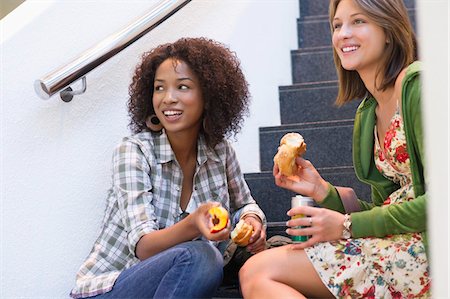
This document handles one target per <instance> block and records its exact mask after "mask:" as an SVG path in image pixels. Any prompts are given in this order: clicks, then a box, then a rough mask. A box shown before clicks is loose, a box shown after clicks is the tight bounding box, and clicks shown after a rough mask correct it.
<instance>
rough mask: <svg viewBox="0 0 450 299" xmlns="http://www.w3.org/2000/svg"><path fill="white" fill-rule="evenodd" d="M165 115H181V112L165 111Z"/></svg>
mask: <svg viewBox="0 0 450 299" xmlns="http://www.w3.org/2000/svg"><path fill="white" fill-rule="evenodd" d="M164 115H165V116H172V115H181V111H172V110H169V111H164Z"/></svg>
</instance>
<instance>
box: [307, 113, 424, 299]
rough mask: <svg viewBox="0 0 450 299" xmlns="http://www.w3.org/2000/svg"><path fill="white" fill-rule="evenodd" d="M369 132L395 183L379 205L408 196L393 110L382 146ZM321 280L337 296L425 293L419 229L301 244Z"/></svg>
mask: <svg viewBox="0 0 450 299" xmlns="http://www.w3.org/2000/svg"><path fill="white" fill-rule="evenodd" d="M374 136H375V149H374V157H375V165H376V167H377V169H378V170H379V171H380V173H382V174H383V175H384V176H385V177H387V178H389V179H390V180H392V181H394V182H396V183H398V184H399V185H400V186H401V187H400V189H398V190H396V191H394V192H393V193H392V194H390V195H389V196H388V197H387V198H386V200H385V201H384V204H383V207H386V208H387V207H388V206H389V205H393V204H400V203H402V202H405V201H409V200H412V199H413V198H414V197H415V195H414V190H413V187H412V179H411V169H410V166H409V163H410V159H409V155H408V151H407V147H406V137H405V133H404V130H403V120H402V118H401V115H400V113H399V111H397V112H396V113H395V115H394V116H393V118H392V120H391V124H390V126H389V129H388V131H387V132H386V136H385V138H384V144H383V147H381V146H380V143H379V142H378V138H377V131H376V128H375V130H374ZM305 252H306V254H307V255H308V257H309V259H310V260H311V262H312V263H313V265H314V267H315V268H316V270H317V271H318V272H319V275H320V277H321V278H322V281H323V282H324V283H325V284H326V286H327V287H328V289H329V290H330V292H332V293H333V294H334V295H335V296H336V297H337V298H395V299H400V298H429V297H430V296H431V294H430V286H431V279H430V277H429V273H428V271H429V269H428V261H427V256H426V253H425V246H424V244H423V241H422V235H421V234H420V233H408V234H399V235H389V236H386V237H384V238H375V237H367V238H359V239H349V240H339V241H333V242H323V243H318V244H316V245H314V246H313V247H309V248H307V249H305Z"/></svg>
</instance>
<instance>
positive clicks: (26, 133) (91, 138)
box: [0, 0, 298, 298]
mask: <svg viewBox="0 0 450 299" xmlns="http://www.w3.org/2000/svg"><path fill="white" fill-rule="evenodd" d="M155 3H156V0H146V1H144V0H140V1H137V0H135V1H132V0H131V1H107V0H104V1H103V0H96V1H94V0H84V1H81V0H77V1H70V0H65V1H56V0H52V1H50V0H48V1H42V0H40V1H39V0H28V1H26V2H25V3H24V4H22V5H21V6H20V7H19V8H18V9H17V10H15V11H14V12H13V13H12V14H10V15H8V16H7V17H6V18H5V19H3V20H2V21H1V23H0V24H1V37H0V38H1V66H0V70H1V71H0V73H1V83H0V94H1V100H0V105H1V106H0V107H1V155H0V157H1V165H0V166H1V242H0V243H1V276H2V279H1V287H0V292H1V293H0V298H16V297H19V296H20V297H28V298H48V297H52V298H64V297H67V295H68V293H69V291H70V289H71V287H72V286H73V282H74V279H75V273H76V271H77V269H78V267H79V266H80V264H81V262H82V260H83V259H84V258H85V256H86V255H87V254H88V252H89V250H90V247H91V245H92V243H93V241H94V239H95V237H96V235H97V230H98V228H99V223H100V219H101V216H102V213H103V207H104V200H105V196H106V190H107V188H108V184H109V174H110V172H109V171H110V159H111V154H112V149H113V147H114V145H115V144H117V143H118V142H119V141H120V139H121V137H122V136H125V135H128V134H129V133H128V129H127V124H128V116H127V111H126V101H127V88H128V84H129V82H130V76H131V73H132V71H133V69H134V66H135V65H136V64H137V62H138V60H139V57H140V55H141V53H142V52H144V51H146V50H149V49H150V48H152V47H153V46H155V45H157V44H160V43H163V42H169V41H175V40H176V39H178V38H180V37H183V36H206V37H210V38H213V39H216V40H219V41H221V42H224V43H225V44H228V45H229V46H230V47H231V49H233V50H234V51H236V53H237V55H238V56H239V58H240V59H241V61H242V66H243V69H244V72H245V74H246V76H247V79H248V81H249V83H250V89H251V93H252V95H253V103H252V106H251V108H250V110H251V117H250V118H249V119H247V120H246V122H245V128H244V130H243V131H242V133H241V134H239V135H238V139H239V140H238V142H237V143H236V150H237V154H238V158H239V160H240V161H241V163H242V169H243V171H244V172H255V171H256V172H257V171H259V144H258V127H260V126H273V125H277V124H279V114H278V111H279V107H278V86H279V85H289V84H291V68H290V50H292V49H296V48H297V38H296V36H297V32H296V18H297V17H298V0H277V1H270V0H267V1H264V0H259V1H258V0H247V1H244V0H240V1H239V0H228V1H222V0H221V1H219V0H214V1H212V0H194V1H193V2H191V3H190V4H188V5H187V6H186V7H185V8H183V9H182V10H181V11H179V12H178V13H177V14H175V15H174V16H173V17H172V18H170V19H169V20H168V21H166V22H165V23H163V24H162V25H161V26H160V27H159V28H157V29H156V30H155V31H153V32H151V33H149V34H147V35H146V36H145V37H143V38H142V39H141V40H139V41H138V42H136V43H135V44H133V45H132V46H131V47H129V48H128V49H126V50H124V51H123V52H122V53H120V54H119V55H118V56H116V57H115V58H113V59H111V60H110V61H108V62H106V63H104V64H103V65H102V66H100V67H99V68H98V69H96V70H94V71H92V72H91V73H90V74H88V76H87V81H88V87H87V92H86V93H85V94H83V95H81V96H76V97H75V98H74V100H73V101H72V102H71V103H64V102H62V101H61V100H60V99H59V96H54V97H53V98H51V99H50V100H48V101H43V100H41V99H39V98H38V96H37V95H36V94H35V92H34V89H33V83H34V80H35V79H37V78H40V77H41V76H43V75H45V74H47V73H48V72H49V71H51V70H53V69H54V68H56V67H58V66H60V65H62V64H64V63H66V62H68V61H69V60H70V59H72V58H74V57H76V56H78V55H79V54H80V53H81V52H83V51H84V50H86V49H88V48H89V47H91V46H93V45H94V44H95V43H97V42H99V41H100V40H102V39H103V38H105V37H107V36H109V35H110V34H112V33H114V32H116V31H117V30H119V29H121V28H122V27H124V26H126V25H127V24H129V23H130V22H131V21H132V20H134V19H135V18H137V17H139V16H140V15H142V14H143V12H144V11H146V10H148V9H149V8H150V7H151V6H152V5H153V4H155ZM268 111H273V112H271V113H269V112H268Z"/></svg>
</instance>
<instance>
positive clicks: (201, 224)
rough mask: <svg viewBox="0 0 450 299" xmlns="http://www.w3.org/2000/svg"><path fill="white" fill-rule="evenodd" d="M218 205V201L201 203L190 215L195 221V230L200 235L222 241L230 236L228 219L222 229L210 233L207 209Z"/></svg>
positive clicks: (209, 219)
mask: <svg viewBox="0 0 450 299" xmlns="http://www.w3.org/2000/svg"><path fill="white" fill-rule="evenodd" d="M217 206H220V203H218V202H207V203H204V204H202V205H201V206H199V207H198V208H197V210H195V212H194V213H192V214H191V215H192V216H193V220H194V223H195V226H196V227H197V230H198V231H199V232H200V234H201V235H203V236H204V237H205V238H206V239H208V240H211V241H223V240H227V239H229V238H230V231H231V230H230V228H231V224H230V219H228V223H227V227H226V228H224V229H223V230H221V231H219V232H216V233H212V232H211V227H212V222H211V216H210V215H209V212H208V211H209V209H210V208H212V207H217Z"/></svg>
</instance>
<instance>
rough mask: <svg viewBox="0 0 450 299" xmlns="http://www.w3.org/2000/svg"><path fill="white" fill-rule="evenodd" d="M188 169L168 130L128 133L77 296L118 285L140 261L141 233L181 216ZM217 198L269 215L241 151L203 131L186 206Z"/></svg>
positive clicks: (236, 209) (239, 209)
mask: <svg viewBox="0 0 450 299" xmlns="http://www.w3.org/2000/svg"><path fill="white" fill-rule="evenodd" d="M181 187H182V170H181V167H180V165H179V164H178V162H177V160H176V158H175V154H174V153H173V151H172V148H171V146H170V143H169V140H168V138H167V135H166V134H165V133H164V132H163V133H161V134H159V133H151V132H143V133H139V134H136V135H134V136H132V137H127V138H124V140H123V142H122V143H120V144H119V145H118V146H117V147H116V149H115V151H114V155H113V171H112V187H111V189H110V190H109V194H108V198H107V206H106V210H105V216H104V218H103V221H102V227H101V232H100V235H99V237H98V239H97V240H96V242H95V244H94V246H93V248H92V251H91V253H90V254H89V256H88V257H87V259H86V260H85V262H84V263H83V264H82V266H81V267H80V270H79V271H78V273H77V278H76V286H75V288H74V289H73V290H72V292H71V296H72V297H74V298H80V297H89V296H95V295H98V294H102V293H105V292H108V291H110V290H111V289H112V287H113V285H114V282H115V281H116V279H117V277H118V276H119V274H120V273H121V272H122V271H123V270H125V269H127V268H129V267H131V266H133V265H135V264H137V263H139V259H138V258H137V257H136V255H135V250H136V244H137V242H138V241H139V239H140V238H141V237H142V236H143V235H145V234H147V233H150V232H152V231H155V230H158V229H163V228H165V227H169V226H171V225H173V224H174V223H176V222H178V221H179V220H180V216H181V214H182V213H183V211H182V210H181V208H180V204H179V201H180V196H181ZM208 201H217V202H220V203H221V204H222V206H223V207H225V208H226V209H228V210H229V211H230V213H231V215H232V218H233V216H235V215H236V213H238V215H239V217H243V216H244V215H246V214H249V213H253V214H256V215H258V216H259V217H260V218H261V219H262V220H263V222H264V223H265V221H266V220H265V216H264V213H263V212H262V210H261V209H260V208H259V206H258V205H257V204H256V203H255V200H254V199H253V198H252V196H251V194H250V190H249V189H248V186H247V184H246V182H245V180H244V177H243V175H242V173H241V170H240V167H239V164H238V161H237V159H236V155H235V152H234V150H233V149H232V147H231V146H230V144H229V143H228V142H227V141H225V140H224V141H222V142H220V143H219V144H218V145H216V146H215V148H214V149H211V148H210V147H208V146H207V144H206V142H205V140H204V138H203V136H201V137H200V138H199V140H198V144H197V165H196V170H195V175H194V186H193V190H192V196H191V199H190V202H189V203H188V206H187V208H186V212H188V213H190V212H193V211H195V209H196V208H197V207H198V206H200V205H201V204H202V203H205V202H208Z"/></svg>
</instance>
